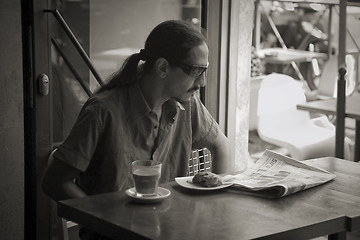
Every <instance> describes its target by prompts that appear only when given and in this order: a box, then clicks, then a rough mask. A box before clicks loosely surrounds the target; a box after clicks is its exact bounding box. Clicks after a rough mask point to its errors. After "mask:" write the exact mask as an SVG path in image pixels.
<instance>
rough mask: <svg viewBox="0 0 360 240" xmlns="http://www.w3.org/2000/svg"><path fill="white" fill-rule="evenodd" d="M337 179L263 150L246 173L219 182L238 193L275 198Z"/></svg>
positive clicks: (303, 163)
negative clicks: (224, 183)
mask: <svg viewBox="0 0 360 240" xmlns="http://www.w3.org/2000/svg"><path fill="white" fill-rule="evenodd" d="M335 177H336V175H335V174H332V173H330V172H328V171H325V170H323V169H320V168H317V167H312V166H310V165H307V164H306V163H305V162H301V161H298V160H295V159H293V158H290V157H287V156H284V155H281V154H278V153H276V152H273V151H270V150H266V151H265V152H264V153H263V155H262V156H261V158H260V159H259V160H257V161H256V163H255V164H254V165H252V166H250V167H249V168H248V169H247V170H246V171H244V172H242V173H238V174H234V175H225V176H223V178H222V181H223V182H224V181H226V182H228V181H231V182H233V183H234V184H233V186H232V187H231V188H233V189H234V188H235V189H237V190H243V191H246V192H251V193H252V194H255V195H259V196H263V197H269V198H278V197H283V196H287V195H290V194H293V193H295V192H299V191H302V190H304V189H307V188H311V187H314V186H318V185H320V184H323V183H326V182H328V181H330V180H332V179H334V178H335Z"/></svg>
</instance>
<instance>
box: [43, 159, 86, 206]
mask: <svg viewBox="0 0 360 240" xmlns="http://www.w3.org/2000/svg"><path fill="white" fill-rule="evenodd" d="M80 173H81V171H80V170H78V169H76V168H74V167H72V166H70V165H68V164H66V163H65V162H63V161H61V160H58V159H56V158H54V160H53V161H52V162H51V163H50V165H49V167H48V169H47V170H46V172H45V175H44V178H43V180H42V189H43V191H44V192H45V193H46V194H47V195H48V196H49V197H50V198H52V199H53V200H55V201H60V200H64V199H70V198H79V197H84V196H86V194H85V192H84V191H83V190H81V188H80V187H79V186H78V185H76V183H75V182H74V179H75V178H76V177H78V176H79V175H80Z"/></svg>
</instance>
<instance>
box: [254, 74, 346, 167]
mask: <svg viewBox="0 0 360 240" xmlns="http://www.w3.org/2000/svg"><path fill="white" fill-rule="evenodd" d="M305 101H306V98H305V94H304V90H303V88H302V84H301V82H299V81H296V80H294V79H293V78H292V77H290V76H287V75H284V74H270V75H268V76H266V77H265V78H263V81H262V83H261V86H260V89H259V97H258V127H257V131H258V134H259V136H260V138H261V139H262V140H264V141H266V142H269V143H271V144H274V145H277V146H280V147H283V148H286V149H287V150H288V151H289V153H290V155H291V157H293V158H295V159H297V160H304V159H310V158H316V157H325V156H335V127H334V125H333V124H332V123H331V122H330V121H329V120H328V119H327V118H326V116H321V117H318V118H314V119H311V118H310V115H309V113H306V112H302V111H299V110H297V109H296V105H297V104H300V103H304V102H305ZM345 149H346V155H345V157H346V158H347V159H348V158H349V153H350V148H349V145H348V143H347V142H346V147H345Z"/></svg>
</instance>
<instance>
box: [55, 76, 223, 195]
mask: <svg viewBox="0 0 360 240" xmlns="http://www.w3.org/2000/svg"><path fill="white" fill-rule="evenodd" d="M218 129H219V126H218V124H217V123H216V121H215V120H214V119H213V117H212V116H211V115H210V113H209V112H208V111H207V110H206V108H205V107H204V106H203V104H202V103H201V101H200V99H199V98H198V97H197V96H196V95H194V97H192V98H191V100H190V101H189V102H188V103H186V104H184V105H181V104H180V103H179V102H177V101H175V100H168V101H167V102H165V103H164V104H163V106H162V115H161V119H160V121H158V119H157V116H156V114H155V113H154V112H152V111H151V109H150V107H149V106H148V104H147V103H146V100H145V98H144V96H143V95H142V93H141V90H140V87H139V85H138V84H137V83H134V84H132V85H130V86H125V87H121V88H115V89H111V90H106V91H103V92H99V93H97V94H95V95H94V96H93V97H91V98H89V100H88V101H87V102H86V103H85V104H84V106H83V108H82V109H81V111H80V114H79V116H78V119H77V121H76V123H75V125H74V127H73V129H72V130H71V132H70V134H69V136H68V137H67V139H66V140H65V141H64V143H63V144H62V145H61V146H59V148H58V149H57V151H56V152H55V154H54V158H56V159H58V160H62V161H64V162H66V163H67V164H69V165H71V166H72V167H74V168H76V169H79V170H80V171H81V172H82V173H81V174H80V177H79V185H80V187H81V188H82V189H83V190H84V191H85V192H86V193H87V194H98V193H103V192H112V191H118V190H125V189H126V188H129V187H132V186H133V184H132V180H131V174H130V166H131V162H132V161H135V160H139V159H153V160H155V161H159V162H161V163H162V172H161V178H160V182H168V181H173V180H174V179H175V177H177V176H186V174H187V172H188V160H189V157H190V155H191V151H192V148H193V147H194V146H197V147H198V146H206V145H207V144H208V143H211V142H212V141H213V140H214V138H215V137H216V136H217V134H218V131H219V130H218Z"/></svg>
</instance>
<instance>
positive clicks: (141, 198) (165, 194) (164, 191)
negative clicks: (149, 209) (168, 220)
mask: <svg viewBox="0 0 360 240" xmlns="http://www.w3.org/2000/svg"><path fill="white" fill-rule="evenodd" d="M125 193H126V195H128V196H129V197H130V198H131V199H133V200H134V201H135V202H142V203H154V202H160V201H162V200H163V199H165V198H167V197H168V196H170V194H171V192H170V190H168V189H166V188H161V187H159V188H158V194H157V196H150V197H148V196H145V197H144V196H139V195H137V194H136V192H135V188H129V189H128V190H126V191H125Z"/></svg>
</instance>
